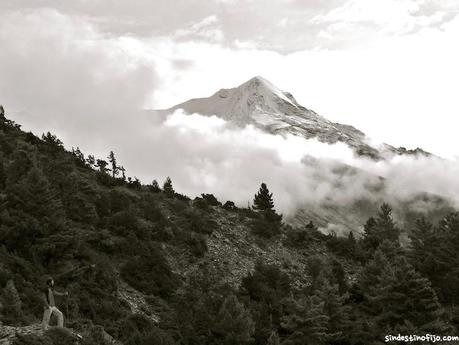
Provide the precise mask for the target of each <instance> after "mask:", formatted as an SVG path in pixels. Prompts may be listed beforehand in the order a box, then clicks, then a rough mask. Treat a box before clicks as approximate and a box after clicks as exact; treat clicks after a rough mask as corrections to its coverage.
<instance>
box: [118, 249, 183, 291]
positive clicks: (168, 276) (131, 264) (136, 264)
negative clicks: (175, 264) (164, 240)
mask: <svg viewBox="0 0 459 345" xmlns="http://www.w3.org/2000/svg"><path fill="white" fill-rule="evenodd" d="M139 250H140V249H139ZM140 251H141V253H140V254H139V255H137V256H135V257H133V258H131V259H130V260H129V261H128V262H127V263H126V264H124V266H123V267H122V269H121V276H122V277H123V279H124V280H125V281H126V282H127V283H129V284H130V285H131V286H133V287H134V288H136V289H138V290H140V291H142V292H144V293H146V294H153V295H159V296H161V297H164V298H167V297H170V296H171V295H172V294H173V293H174V291H175V290H176V289H177V287H178V286H179V279H178V277H177V276H176V275H175V274H174V273H173V272H172V270H171V269H170V267H169V264H168V263H167V261H166V259H165V258H164V256H163V254H162V252H161V250H160V249H159V248H158V247H157V246H156V245H148V247H147V248H145V249H143V250H140Z"/></svg>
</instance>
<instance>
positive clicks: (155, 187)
mask: <svg viewBox="0 0 459 345" xmlns="http://www.w3.org/2000/svg"><path fill="white" fill-rule="evenodd" d="M151 189H152V191H153V192H154V193H158V192H160V191H161V188H160V187H159V183H158V181H156V180H153V182H152V183H151Z"/></svg>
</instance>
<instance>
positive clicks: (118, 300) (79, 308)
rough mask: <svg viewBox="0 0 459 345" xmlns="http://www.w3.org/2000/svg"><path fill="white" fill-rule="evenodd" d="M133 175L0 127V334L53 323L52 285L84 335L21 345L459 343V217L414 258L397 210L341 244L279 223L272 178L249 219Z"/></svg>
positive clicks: (423, 227) (429, 230)
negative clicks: (407, 338)
mask: <svg viewBox="0 0 459 345" xmlns="http://www.w3.org/2000/svg"><path fill="white" fill-rule="evenodd" d="M121 163H122V162H117V160H116V154H115V153H113V152H110V153H107V157H99V158H96V157H94V156H92V155H85V154H83V153H82V152H81V151H80V150H79V149H78V148H76V149H73V150H72V152H69V151H66V150H65V148H64V146H63V143H62V142H61V141H60V140H59V139H58V138H57V137H56V136H54V135H52V134H50V133H47V134H45V135H43V136H42V137H41V138H39V137H37V136H35V135H34V134H32V133H26V132H24V131H22V130H21V129H20V126H19V125H17V124H15V123H14V122H13V121H11V120H8V119H7V118H5V116H4V114H2V115H1V118H0V244H1V247H0V322H1V323H0V329H2V328H5V329H6V326H15V327H18V329H19V327H26V326H29V325H32V324H36V323H39V322H40V320H41V317H42V313H43V302H42V294H41V291H42V290H43V287H44V283H45V279H46V278H47V277H48V276H49V275H51V276H53V277H54V279H55V281H56V284H57V289H59V290H61V291H69V296H68V297H61V298H60V299H59V300H58V301H57V304H58V306H59V308H60V309H61V311H63V312H64V315H65V318H66V320H65V326H66V327H68V328H72V329H74V330H75V331H77V332H78V333H80V334H82V335H83V339H75V338H74V337H73V336H71V333H68V332H65V331H59V330H56V329H54V330H51V331H48V332H46V333H45V334H41V333H40V332H35V333H34V332H32V334H29V335H23V336H17V337H16V339H15V340H14V343H15V344H16V345H19V344H21V345H27V344H47V345H48V344H55V345H57V344H59V345H62V344H73V343H75V342H78V343H80V344H88V345H89V344H104V343H113V342H114V341H116V342H118V343H122V344H126V345H144V344H145V345H146V344H162V345H173V344H183V345H198V344H199V345H200V344H208V345H211V344H215V345H216V344H226V345H236V344H242V345H243V344H257V345H264V344H270V345H275V344H285V345H294V344H298V345H300V344H301V345H303V344H336V345H338V344H340V345H346V344H349V345H350V344H353V345H356V344H362V345H368V344H383V343H384V337H385V335H389V334H394V335H397V334H399V333H401V334H419V335H425V334H426V333H430V334H438V335H447V334H458V333H459V332H458V331H459V330H458V327H459V309H458V308H457V307H456V306H457V305H458V302H459V301H458V299H459V294H458V291H459V215H458V214H455V213H452V214H447V215H445V217H444V218H443V220H441V221H440V222H439V223H438V224H431V223H430V222H429V219H425V218H423V219H419V220H418V221H417V222H416V223H414V224H411V226H410V227H409V228H406V229H404V230H405V231H406V232H407V233H408V234H409V237H410V240H411V241H410V245H409V246H404V247H402V246H400V243H399V237H400V232H401V229H400V228H399V227H398V226H397V224H396V223H395V222H394V220H393V218H392V216H391V208H390V206H389V205H387V204H383V205H381V209H380V212H379V214H376V215H375V216H374V217H373V218H370V219H369V220H368V221H367V223H366V224H365V225H364V229H365V230H364V234H363V236H360V235H359V234H358V233H357V232H355V233H353V232H351V233H350V234H349V236H348V237H344V238H343V237H337V236H335V235H333V234H331V235H324V234H322V233H320V232H319V231H318V230H317V228H316V226H315V225H314V224H312V223H309V224H307V225H305V226H304V227H301V228H292V227H291V226H288V225H286V224H284V223H282V216H281V215H280V214H278V212H276V210H275V198H276V196H275V195H274V196H273V195H272V194H271V193H270V192H269V186H266V185H265V184H262V183H261V182H262V180H263V177H260V184H261V187H260V189H259V190H258V191H257V190H254V191H253V194H255V193H256V195H255V197H254V204H253V206H252V207H250V208H244V209H242V208H238V207H236V206H235V205H234V203H232V202H231V201H224V202H220V201H218V200H217V199H216V198H215V197H214V196H213V195H212V194H202V196H201V197H199V198H195V199H193V200H191V199H190V198H188V197H187V196H184V195H181V194H179V193H177V192H176V191H175V190H174V187H173V181H172V180H171V179H169V178H168V179H167V180H166V181H165V182H164V183H163V184H161V185H160V184H158V183H157V182H156V181H153V182H152V183H151V184H141V183H140V181H139V180H138V179H136V178H135V177H128V175H129V172H128V171H126V170H125V169H124V168H123V167H122V166H121ZM203 192H205V193H208V192H209V191H203ZM248 197H250V196H248ZM356 230H357V229H356ZM2 324H3V326H2ZM1 334H2V332H1V331H0V336H1ZM0 343H1V339H0Z"/></svg>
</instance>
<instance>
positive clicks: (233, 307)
mask: <svg viewBox="0 0 459 345" xmlns="http://www.w3.org/2000/svg"><path fill="white" fill-rule="evenodd" d="M214 332H215V333H216V334H217V336H218V338H219V339H221V340H220V341H219V344H224V345H239V344H241V345H242V344H248V343H249V342H250V340H251V339H252V334H253V332H254V323H253V321H252V318H251V316H250V312H249V311H248V310H247V309H246V308H245V307H244V305H243V304H242V303H240V302H239V300H238V299H237V297H236V296H235V295H233V294H230V295H229V296H228V297H226V299H225V300H224V301H223V304H222V306H221V307H220V310H219V312H218V314H217V317H216V322H215V326H214Z"/></svg>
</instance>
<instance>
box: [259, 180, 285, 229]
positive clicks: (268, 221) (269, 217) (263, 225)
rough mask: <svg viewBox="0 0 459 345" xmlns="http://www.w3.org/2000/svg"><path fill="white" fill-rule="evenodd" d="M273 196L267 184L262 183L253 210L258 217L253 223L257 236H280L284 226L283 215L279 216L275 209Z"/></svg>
mask: <svg viewBox="0 0 459 345" xmlns="http://www.w3.org/2000/svg"><path fill="white" fill-rule="evenodd" d="M272 196H273V194H272V193H270V192H269V189H268V187H267V186H266V184H265V183H262V184H261V187H260V189H259V191H258V193H257V194H255V197H254V200H253V203H254V206H253V209H254V210H255V211H257V213H258V217H257V219H255V220H254V221H253V223H252V229H253V231H254V232H255V233H256V234H258V235H262V236H265V237H271V236H273V235H276V234H278V233H279V232H280V227H281V224H282V215H279V214H277V212H276V210H275V209H274V201H273V198H272Z"/></svg>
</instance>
